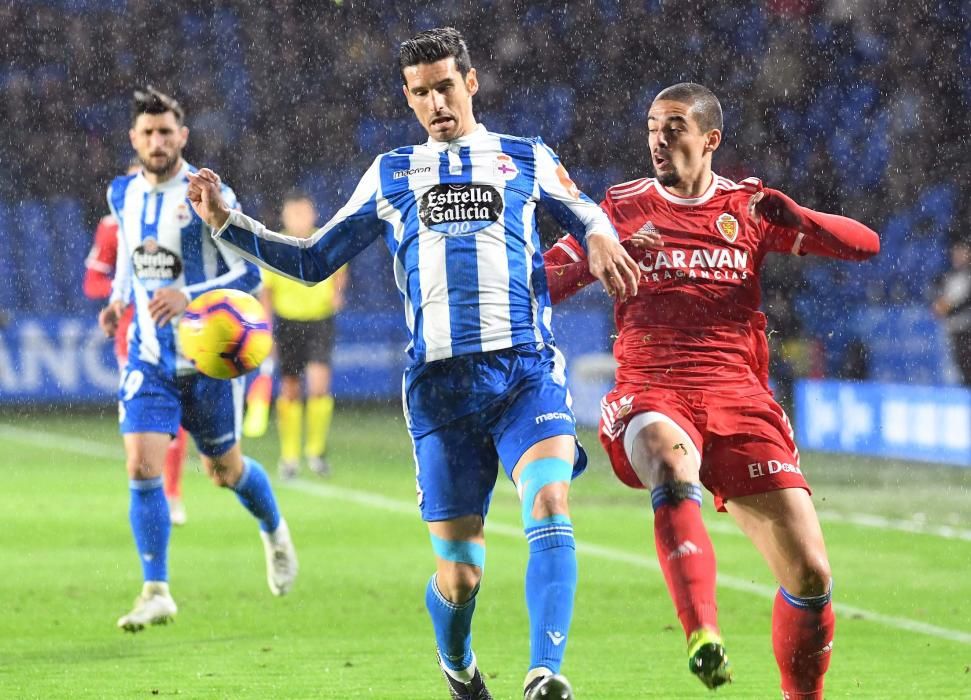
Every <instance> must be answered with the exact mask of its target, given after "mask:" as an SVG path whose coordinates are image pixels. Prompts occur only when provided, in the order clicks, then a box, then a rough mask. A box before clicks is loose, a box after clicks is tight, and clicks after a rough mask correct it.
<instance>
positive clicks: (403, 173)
mask: <svg viewBox="0 0 971 700" xmlns="http://www.w3.org/2000/svg"><path fill="white" fill-rule="evenodd" d="M431 171H432V168H431V166H430V165H426V166H425V167H423V168H410V169H409V170H395V171H394V172H393V173H392V174H391V177H392V179H394V180H400V179H401V178H403V177H411V176H412V175H424V174H426V173H430V172H431Z"/></svg>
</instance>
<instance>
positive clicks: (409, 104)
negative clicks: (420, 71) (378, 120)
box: [401, 85, 414, 109]
mask: <svg viewBox="0 0 971 700" xmlns="http://www.w3.org/2000/svg"><path fill="white" fill-rule="evenodd" d="M401 92H403V93H404V95H405V99H406V100H408V106H409V107H411V93H410V92H408V86H407V85H402V86H401ZM412 109H414V107H412Z"/></svg>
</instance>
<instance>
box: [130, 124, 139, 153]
mask: <svg viewBox="0 0 971 700" xmlns="http://www.w3.org/2000/svg"><path fill="white" fill-rule="evenodd" d="M128 140H129V141H131V147H132V148H134V149H135V152H136V153H137V152H138V148H136V146H135V130H134V129H129V130H128Z"/></svg>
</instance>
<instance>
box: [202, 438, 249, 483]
mask: <svg viewBox="0 0 971 700" xmlns="http://www.w3.org/2000/svg"><path fill="white" fill-rule="evenodd" d="M200 456H201V457H202V466H203V468H205V470H206V474H207V475H208V476H209V478H210V479H212V481H213V483H214V484H216V485H217V486H228V487H230V488H232V487H234V486H236V484H237V483H239V479H240V477H242V475H243V448H242V446H241V445H240V444H239V443H238V442H236V443H234V444H233V445H232V446H231V447H230V448H229V449H228V450H226V451H225V452H223V453H221V454H219V455H217V456H215V457H211V456H209V455H200Z"/></svg>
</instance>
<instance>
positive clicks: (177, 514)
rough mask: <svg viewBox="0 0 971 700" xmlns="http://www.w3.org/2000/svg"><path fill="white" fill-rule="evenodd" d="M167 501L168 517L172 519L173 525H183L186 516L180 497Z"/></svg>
mask: <svg viewBox="0 0 971 700" xmlns="http://www.w3.org/2000/svg"><path fill="white" fill-rule="evenodd" d="M168 502H169V519H170V520H171V521H172V524H173V525H185V523H186V520H188V516H187V515H186V512H185V505H184V504H183V503H182V499H181V498H170V499H168Z"/></svg>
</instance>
